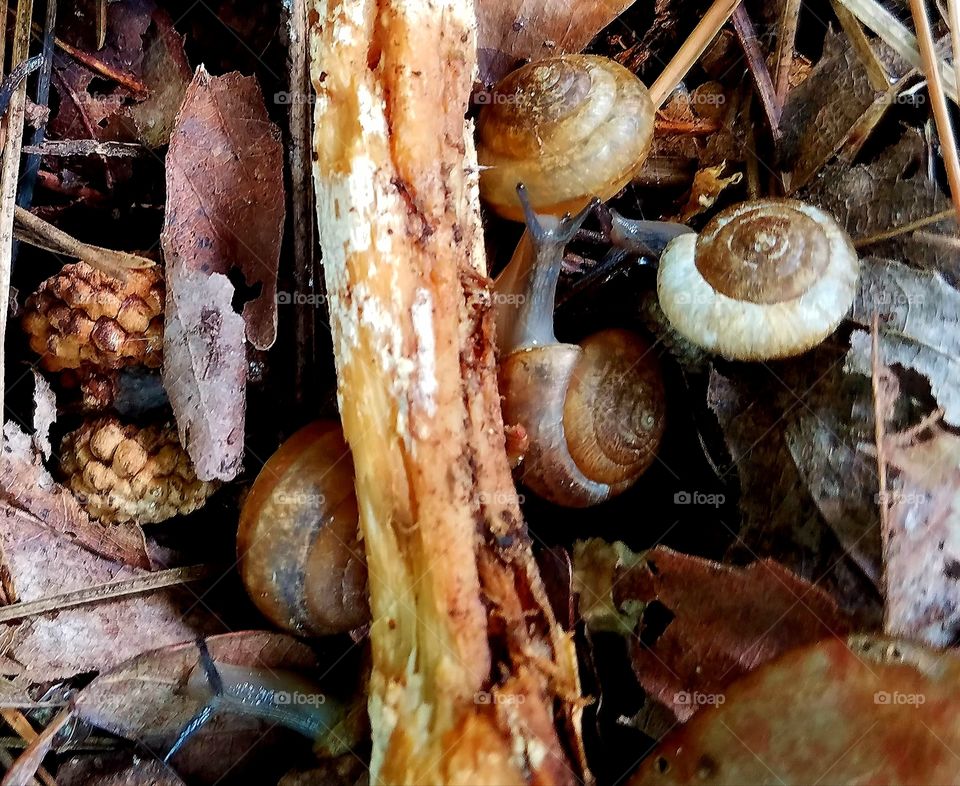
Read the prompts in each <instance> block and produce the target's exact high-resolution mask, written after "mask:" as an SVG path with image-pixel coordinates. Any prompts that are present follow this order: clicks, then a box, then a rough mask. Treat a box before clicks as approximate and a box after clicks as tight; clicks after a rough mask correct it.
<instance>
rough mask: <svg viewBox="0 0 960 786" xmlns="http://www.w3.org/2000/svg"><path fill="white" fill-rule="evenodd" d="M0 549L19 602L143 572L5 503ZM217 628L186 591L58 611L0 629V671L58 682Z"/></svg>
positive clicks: (0, 521) (0, 517)
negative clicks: (0, 633)
mask: <svg viewBox="0 0 960 786" xmlns="http://www.w3.org/2000/svg"><path fill="white" fill-rule="evenodd" d="M24 439H26V437H24ZM0 546H2V548H3V552H4V554H5V555H6V558H7V561H8V563H9V565H10V571H11V573H12V575H13V578H14V581H15V582H16V586H17V591H18V594H19V597H20V600H21V601H25V602H26V601H33V600H41V599H43V598H47V597H49V596H52V595H61V594H65V593H69V592H73V591H76V590H80V589H85V588H88V587H91V586H94V585H98V584H103V583H106V582H110V581H117V580H122V579H126V578H133V577H135V576H138V575H143V572H142V571H139V570H136V569H134V568H130V567H125V566H122V565H119V564H118V563H116V562H111V561H110V560H107V559H104V558H103V557H100V556H97V555H95V554H93V553H91V552H89V551H86V550H83V549H80V548H78V547H77V544H76V543H75V542H74V541H73V540H72V539H69V538H67V537H65V536H63V535H61V534H59V533H57V532H55V531H54V530H53V529H51V528H49V527H46V526H44V525H43V524H42V523H40V522H38V521H37V520H35V519H34V518H32V517H30V516H27V515H25V514H24V513H23V512H21V511H18V510H15V509H12V508H9V507H6V506H4V507H2V508H0ZM185 615H186V616H185ZM219 627H220V625H219V623H218V622H217V621H216V620H215V619H214V618H213V617H212V615H211V614H209V612H207V611H206V610H205V608H204V607H202V604H197V603H196V599H195V596H194V595H193V594H191V593H188V592H186V591H184V590H178V589H169V590H161V591H157V592H152V593H149V594H145V595H134V596H130V597H124V598H118V599H116V600H109V601H103V602H100V603H96V604H89V605H85V606H79V607H76V608H69V609H63V610H61V611H59V612H57V613H56V614H52V615H41V616H35V617H30V618H28V619H26V620H24V621H22V622H19V623H10V624H7V625H5V626H4V628H3V630H4V637H3V655H4V657H5V660H6V663H4V664H2V665H0V671H2V672H3V673H5V674H14V675H18V676H21V677H22V678H24V679H26V680H29V681H32V682H42V681H46V680H57V679H63V678H66V677H71V676H73V675H75V674H79V673H82V672H88V671H97V670H100V669H109V668H110V667H111V666H113V665H115V664H117V663H119V662H121V661H123V660H125V659H127V658H130V657H133V656H134V655H136V654H137V653H140V652H143V651H144V650H145V649H147V648H148V647H156V646H158V645H163V644H164V643H172V642H179V641H184V640H185V639H191V640H192V639H193V638H194V637H195V636H196V635H197V634H199V633H212V632H218V630H219Z"/></svg>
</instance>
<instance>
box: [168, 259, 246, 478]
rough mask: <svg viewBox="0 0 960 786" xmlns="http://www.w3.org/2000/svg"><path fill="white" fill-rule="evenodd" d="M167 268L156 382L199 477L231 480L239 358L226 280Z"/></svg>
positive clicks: (237, 434) (242, 405)
mask: <svg viewBox="0 0 960 786" xmlns="http://www.w3.org/2000/svg"><path fill="white" fill-rule="evenodd" d="M173 267H175V268H176V269H175V270H170V269H169V268H168V272H167V307H166V320H165V323H164V332H163V357H164V362H163V386H164V388H165V389H166V391H167V395H168V396H169V397H170V404H171V406H172V407H173V412H174V415H175V416H176V419H177V429H178V430H179V432H180V442H181V443H182V444H183V445H184V447H185V448H186V449H187V452H188V453H189V454H190V458H191V459H192V460H193V463H194V466H195V467H196V470H197V477H199V478H200V479H201V480H231V479H232V478H233V477H235V476H236V474H237V472H239V471H240V466H241V462H242V460H243V436H244V432H243V428H244V422H245V410H246V397H245V392H246V391H245V385H246V378H247V356H246V347H245V345H244V340H243V319H242V317H240V315H239V314H236V313H235V312H234V311H233V307H232V305H231V301H232V298H233V293H234V290H233V285H232V284H231V283H230V280H229V279H228V278H227V277H226V276H224V275H221V274H219V273H213V274H207V273H205V272H202V271H199V270H192V269H190V268H186V267H181V266H179V265H174V266H173Z"/></svg>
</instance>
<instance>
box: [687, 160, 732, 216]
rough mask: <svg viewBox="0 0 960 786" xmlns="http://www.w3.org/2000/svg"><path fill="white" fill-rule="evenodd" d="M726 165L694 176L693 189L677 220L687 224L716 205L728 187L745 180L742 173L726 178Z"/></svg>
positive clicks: (713, 167) (709, 167)
mask: <svg viewBox="0 0 960 786" xmlns="http://www.w3.org/2000/svg"><path fill="white" fill-rule="evenodd" d="M726 168H727V167H726V163H723V164H720V165H719V166H708V167H704V168H703V169H701V170H700V171H698V172H697V174H696V175H694V176H693V187H692V188H691V190H690V196H689V197H688V198H687V203H686V204H685V205H684V206H683V208H682V209H681V210H680V214H679V215H678V216H677V218H676V220H677V221H679V222H680V223H681V224H685V223H687V222H688V221H690V219H692V218H695V217H696V216H699V215H700V214H701V213H703V212H704V211H705V210H709V209H710V208H711V207H713V206H714V204H716V201H717V199H718V198H719V197H720V195H721V194H722V193H723V191H724V189H725V188H727V187H728V186H735V185H737V184H738V183H740V182H741V181H742V180H743V173H742V172H733V173H732V174H730V175H728V176H726V177H724V176H723V172H724V170H725V169H726Z"/></svg>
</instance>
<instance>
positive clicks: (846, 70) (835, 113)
mask: <svg viewBox="0 0 960 786" xmlns="http://www.w3.org/2000/svg"><path fill="white" fill-rule="evenodd" d="M823 47H824V49H823V56H822V57H821V59H820V61H819V62H818V63H817V65H816V66H815V67H814V69H813V71H812V72H811V73H810V75H809V76H808V77H807V78H806V79H805V80H804V82H803V83H802V84H801V85H799V86H798V87H796V88H794V89H793V90H791V91H790V93H789V98H788V100H787V102H786V104H785V105H784V108H783V115H782V117H781V124H782V128H783V131H784V138H783V141H782V148H781V149H782V155H783V158H784V165H785V166H786V167H787V168H789V170H790V173H789V185H790V190H791V191H796V190H797V189H799V188H801V187H802V186H803V185H805V184H806V183H807V182H809V180H810V178H811V177H813V175H814V174H816V172H817V171H819V169H820V168H821V167H822V166H823V165H824V164H826V163H827V161H829V160H830V159H831V158H832V157H833V156H834V155H835V154H836V153H837V152H838V151H839V150H840V149H841V148H848V149H847V150H846V151H845V152H846V155H847V157H848V160H849V157H850V156H852V155H853V154H855V153H856V151H857V150H858V149H859V148H860V146H862V145H863V143H864V141H866V139H867V137H868V136H869V133H870V131H871V130H872V129H873V127H874V126H875V125H876V124H877V123H878V122H879V121H880V119H881V118H882V117H883V115H884V114H885V113H886V111H887V110H888V109H889V108H890V106H892V105H894V103H895V99H896V96H897V93H898V91H899V89H900V88H899V87H897V86H890V85H889V83H887V84H886V85H880V84H873V83H872V82H871V77H870V76H869V74H868V72H867V69H866V68H865V67H864V65H863V63H862V62H861V60H860V58H859V57H858V56H857V54H856V51H855V50H854V49H853V48H852V47H851V46H850V43H849V41H848V40H847V38H846V36H844V35H843V33H836V32H834V31H828V32H827V37H826V40H825V41H824V45H823Z"/></svg>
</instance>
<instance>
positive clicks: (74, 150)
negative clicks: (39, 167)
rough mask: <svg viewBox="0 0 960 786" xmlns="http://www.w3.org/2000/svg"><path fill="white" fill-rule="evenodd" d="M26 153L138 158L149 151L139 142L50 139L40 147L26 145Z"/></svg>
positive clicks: (24, 148)
mask: <svg viewBox="0 0 960 786" xmlns="http://www.w3.org/2000/svg"><path fill="white" fill-rule="evenodd" d="M23 152H24V153H29V154H30V155H37V156H63V157H69V156H107V157H109V158H138V157H139V156H142V155H145V154H146V152H147V149H146V148H145V147H144V146H143V145H141V144H140V143H139V142H101V141H99V140H97V139H48V140H46V141H45V142H43V143H42V144H39V145H24V147H23Z"/></svg>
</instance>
